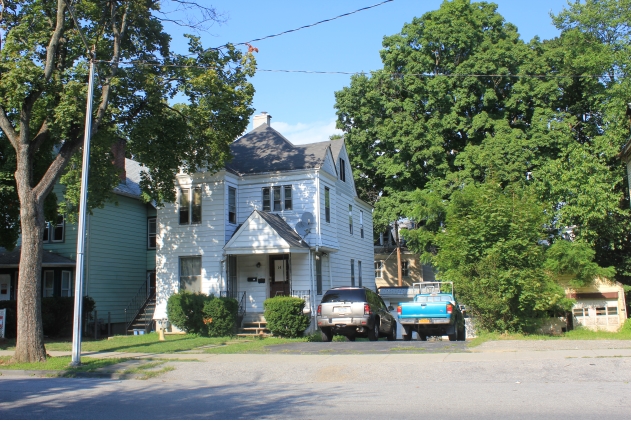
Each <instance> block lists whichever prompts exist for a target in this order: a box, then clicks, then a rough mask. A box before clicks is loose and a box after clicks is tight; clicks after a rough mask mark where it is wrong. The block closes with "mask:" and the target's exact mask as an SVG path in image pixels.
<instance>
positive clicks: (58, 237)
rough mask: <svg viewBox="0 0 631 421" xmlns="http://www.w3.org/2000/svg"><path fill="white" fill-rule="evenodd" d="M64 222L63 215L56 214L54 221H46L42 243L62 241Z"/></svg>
mask: <svg viewBox="0 0 631 421" xmlns="http://www.w3.org/2000/svg"><path fill="white" fill-rule="evenodd" d="M65 228H66V223H65V220H64V216H63V215H57V221H56V223H52V222H46V226H45V227H44V238H43V242H44V243H49V242H53V243H62V242H63V241H64V231H65Z"/></svg>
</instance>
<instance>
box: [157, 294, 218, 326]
mask: <svg viewBox="0 0 631 421" xmlns="http://www.w3.org/2000/svg"><path fill="white" fill-rule="evenodd" d="M208 298H209V297H208V296H207V295H206V294H201V293H195V294H191V293H190V292H186V291H183V292H179V293H177V294H173V295H171V296H170V297H169V300H168V301H167V317H168V319H169V322H170V323H171V324H172V325H174V326H175V327H177V328H178V329H180V330H183V331H184V332H186V333H192V334H196V335H206V334H207V333H208V332H207V328H206V324H205V323H204V304H205V303H206V301H207V300H208Z"/></svg>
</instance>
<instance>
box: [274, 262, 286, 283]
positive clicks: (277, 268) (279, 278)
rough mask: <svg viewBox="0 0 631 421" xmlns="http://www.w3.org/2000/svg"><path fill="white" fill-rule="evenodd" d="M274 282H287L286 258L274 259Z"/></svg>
mask: <svg viewBox="0 0 631 421" xmlns="http://www.w3.org/2000/svg"><path fill="white" fill-rule="evenodd" d="M274 282H285V261H284V260H274Z"/></svg>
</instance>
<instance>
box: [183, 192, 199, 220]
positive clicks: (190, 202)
mask: <svg viewBox="0 0 631 421" xmlns="http://www.w3.org/2000/svg"><path fill="white" fill-rule="evenodd" d="M201 222H202V188H201V187H193V188H192V189H180V225H190V224H199V223H201Z"/></svg>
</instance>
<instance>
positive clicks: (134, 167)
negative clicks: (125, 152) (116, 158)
mask: <svg viewBox="0 0 631 421" xmlns="http://www.w3.org/2000/svg"><path fill="white" fill-rule="evenodd" d="M143 170H144V171H147V168H146V167H143V166H142V165H140V164H139V163H138V162H136V161H134V160H133V159H129V158H125V175H126V177H127V178H126V180H125V182H124V183H120V184H119V185H118V186H116V187H114V193H116V194H120V195H123V196H129V197H133V198H140V195H141V193H142V191H141V189H140V172H141V171H143Z"/></svg>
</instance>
